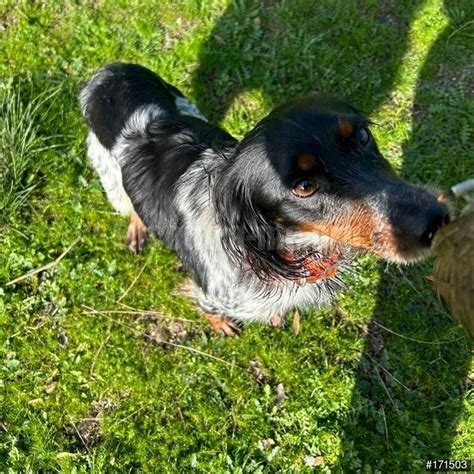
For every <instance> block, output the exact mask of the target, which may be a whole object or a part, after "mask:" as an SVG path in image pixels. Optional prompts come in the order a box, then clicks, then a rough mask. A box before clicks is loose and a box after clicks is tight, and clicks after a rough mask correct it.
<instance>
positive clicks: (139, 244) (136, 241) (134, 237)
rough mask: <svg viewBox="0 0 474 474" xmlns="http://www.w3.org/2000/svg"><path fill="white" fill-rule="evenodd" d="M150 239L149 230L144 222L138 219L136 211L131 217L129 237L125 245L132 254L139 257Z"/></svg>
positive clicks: (126, 238)
mask: <svg viewBox="0 0 474 474" xmlns="http://www.w3.org/2000/svg"><path fill="white" fill-rule="evenodd" d="M147 237H148V230H147V228H146V225H145V224H144V223H143V221H142V220H141V219H140V217H138V214H137V213H136V212H135V211H134V212H132V214H131V216H130V224H129V225H128V230H127V236H126V237H125V243H126V244H127V246H128V248H129V250H130V252H132V253H133V254H135V255H137V254H138V253H140V252H141V251H142V250H143V247H145V243H146V241H147Z"/></svg>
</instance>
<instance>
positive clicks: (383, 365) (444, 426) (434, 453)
mask: <svg viewBox="0 0 474 474" xmlns="http://www.w3.org/2000/svg"><path fill="white" fill-rule="evenodd" d="M469 11H471V12H472V13H474V12H473V9H472V7H469V5H468V3H467V2H449V5H448V2H446V6H445V13H446V15H447V18H448V20H449V24H448V25H447V27H446V28H445V29H444V30H443V32H442V33H441V34H440V36H439V37H438V38H437V40H436V42H435V43H434V45H433V46H432V48H431V50H430V52H429V54H428V56H427V59H426V61H425V63H424V65H423V67H422V69H421V72H420V76H419V77H418V79H417V87H416V95H415V101H414V107H413V114H412V133H411V136H410V137H409V139H408V140H407V141H406V143H404V145H403V158H404V161H403V167H402V170H401V174H402V176H403V177H404V178H406V179H409V180H415V181H418V182H422V181H424V182H430V183H434V184H436V185H438V186H439V187H440V188H441V189H445V190H446V189H449V187H450V186H452V185H453V184H455V183H456V182H459V181H461V180H463V179H466V178H467V177H469V176H470V174H469V173H471V174H472V170H473V169H474V157H473V156H472V155H471V157H470V158H469V156H468V155H467V153H466V150H467V149H468V146H469V142H468V138H467V135H466V137H464V133H463V130H464V129H465V128H467V129H472V124H473V121H472V113H473V107H474V103H473V101H472V98H471V100H469V94H471V97H472V90H473V83H472V72H473V71H472V64H473V56H474V54H473V52H472V48H466V41H465V38H464V44H463V41H462V40H463V38H462V35H461V36H458V37H456V31H458V33H460V32H461V30H460V29H459V28H461V27H462V26H463V25H466V24H469V21H468V20H470V23H471V24H472V17H471V18H470V19H469V18H467V19H466V17H465V16H463V14H462V12H469ZM471 33H472V31H471ZM458 40H460V41H458ZM417 267H418V268H410V269H402V270H391V271H390V272H389V273H386V274H384V275H383V276H382V279H381V281H380V285H379V289H378V300H377V305H376V307H375V309H374V314H373V319H372V321H371V322H370V324H369V327H368V328H367V334H368V337H367V343H366V348H365V351H364V354H363V356H362V357H361V359H360V364H359V367H358V372H357V382H356V386H355V389H354V392H353V397H352V401H351V407H352V412H351V414H350V418H351V422H350V425H351V426H354V427H357V429H352V430H351V432H350V433H346V436H345V440H344V457H343V459H341V466H342V467H347V466H351V467H353V466H354V465H364V464H366V463H367V460H369V459H371V460H374V461H373V466H374V465H376V466H377V467H378V468H379V469H383V468H385V470H390V469H393V468H394V467H395V466H398V468H404V469H407V470H415V469H416V468H418V469H419V470H424V461H426V460H427V459H433V458H438V459H440V458H441V459H449V458H452V457H453V456H452V455H450V453H451V450H452V444H453V438H454V437H455V435H456V429H457V425H458V422H459V416H460V413H461V409H462V400H463V397H464V394H465V391H466V388H467V387H466V379H467V373H468V370H469V362H470V348H469V343H468V342H467V340H466V338H465V337H464V334H463V332H462V331H461V330H459V329H457V328H455V327H454V326H455V325H454V323H453V322H452V320H451V319H450V317H449V316H448V315H447V314H446V313H445V312H444V311H443V310H442V308H441V306H440V304H438V302H437V301H436V299H435V298H433V294H432V291H431V285H430V284H428V283H427V282H426V280H425V281H423V280H424V275H428V274H429V273H430V271H431V268H430V265H429V264H425V265H422V266H417ZM381 271H383V268H381ZM409 281H412V282H414V286H413V288H412V289H410V288H408V287H407V285H408V284H409ZM415 290H416V291H415ZM379 324H382V325H384V326H388V327H390V328H391V329H393V330H395V331H396V332H398V333H401V334H403V335H406V336H411V337H414V338H417V337H418V338H419V339H420V340H423V341H427V342H428V343H422V342H415V341H410V340H408V339H406V338H405V339H403V338H400V336H396V335H393V334H389V333H387V332H386V331H385V330H384V329H381V327H380V325H379ZM440 339H441V340H444V341H448V340H451V341H454V342H450V343H446V342H444V343H440ZM354 456H356V457H357V458H358V459H353V457H354ZM354 461H355V462H354Z"/></svg>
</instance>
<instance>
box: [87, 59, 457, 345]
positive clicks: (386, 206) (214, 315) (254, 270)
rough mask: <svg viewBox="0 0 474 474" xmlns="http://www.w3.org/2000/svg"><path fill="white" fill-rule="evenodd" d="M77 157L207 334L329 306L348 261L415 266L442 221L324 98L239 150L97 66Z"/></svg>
mask: <svg viewBox="0 0 474 474" xmlns="http://www.w3.org/2000/svg"><path fill="white" fill-rule="evenodd" d="M80 105H81V110H82V113H83V115H84V118H85V121H86V123H87V126H88V128H89V135H88V139H87V147H88V155H89V157H90V160H91V162H92V165H93V166H94V168H95V169H96V170H97V172H98V174H99V176H100V180H101V183H102V185H103V188H104V190H105V192H106V194H107V197H108V199H109V201H110V202H111V204H112V206H113V207H114V208H115V210H116V211H118V212H119V213H120V214H123V215H129V216H131V220H130V225H129V228H128V232H127V238H126V241H127V244H128V246H129V248H130V249H131V251H132V252H134V253H137V252H139V251H140V250H141V249H142V248H143V245H144V243H145V241H146V238H147V235H148V234H151V235H153V236H155V237H157V238H159V239H161V241H162V242H164V244H165V245H167V246H168V247H170V248H171V249H173V250H174V252H175V253H176V255H177V256H178V257H179V258H180V259H181V261H182V263H183V266H184V268H185V269H186V270H187V271H188V272H189V273H190V275H191V278H192V282H193V283H192V286H191V287H190V288H188V290H189V293H190V294H191V295H192V296H193V298H195V300H196V301H197V303H198V307H199V308H200V311H201V312H202V313H203V315H204V316H205V317H206V318H207V319H208V320H209V322H210V323H211V325H212V327H213V329H214V330H215V331H216V332H217V333H219V334H225V335H229V336H233V335H235V334H236V333H237V332H238V331H239V330H240V326H241V323H243V322H250V321H260V322H264V323H275V321H277V322H280V323H281V322H283V321H284V318H285V315H286V314H287V313H288V312H289V311H290V310H293V309H304V308H307V307H314V306H315V307H319V306H321V305H325V304H327V303H328V302H329V301H330V300H331V299H332V298H333V296H334V294H335V292H336V290H337V289H338V288H339V287H341V286H342V285H343V280H342V279H341V275H343V274H344V272H347V271H350V267H351V261H352V260H353V256H354V254H356V253H357V252H358V251H361V250H362V251H368V252H371V253H373V254H376V255H378V256H379V257H381V258H383V259H385V260H387V261H389V262H395V263H409V262H415V261H417V260H420V259H421V258H423V257H424V256H425V255H426V254H427V252H428V251H429V248H430V245H431V242H432V240H433V237H434V235H435V233H436V232H437V230H438V229H439V228H440V227H441V226H442V225H443V224H444V223H446V222H448V221H449V217H448V211H447V209H446V207H445V206H444V205H443V204H442V203H440V202H438V199H437V195H436V192H434V191H432V190H430V189H428V188H425V187H422V186H418V185H414V184H409V183H407V182H405V181H403V180H402V179H400V178H399V177H397V176H396V174H395V172H394V171H393V170H392V168H391V167H390V165H389V164H388V162H387V161H386V160H385V159H384V158H383V157H382V155H381V153H380V152H379V150H378V148H377V144H376V143H375V140H374V138H373V136H372V134H371V132H370V130H369V125H371V123H370V121H369V120H368V119H367V118H366V117H364V115H363V114H362V113H361V112H360V111H359V110H358V109H357V108H356V107H354V106H353V105H351V104H349V103H346V102H344V101H343V100H339V99H336V98H331V97H327V96H322V95H313V96H309V97H306V98H302V99H297V100H294V101H292V102H289V103H288V104H286V105H283V106H281V107H279V108H277V109H276V110H274V111H273V112H271V113H270V114H269V115H268V116H267V117H265V118H263V119H262V120H261V121H260V122H259V123H258V124H257V125H256V126H255V127H254V128H253V130H251V131H250V132H249V133H248V134H247V135H246V136H245V137H244V139H243V140H242V141H240V142H239V141H237V140H236V139H235V138H233V137H232V136H231V135H229V134H228V133H227V132H225V131H224V130H222V129H221V128H219V127H217V126H214V125H212V124H210V123H208V122H207V121H206V118H205V117H204V116H203V115H202V113H201V112H200V111H199V110H198V109H197V107H196V106H195V105H194V104H193V103H191V102H190V101H189V100H187V99H186V98H185V97H184V96H183V94H182V93H181V92H180V91H179V90H178V89H177V88H175V87H174V86H172V85H170V84H168V83H166V82H165V81H164V80H163V79H162V78H161V77H159V76H158V75H157V74H155V73H153V72H152V71H150V70H148V69H146V68H145V67H142V66H140V65H136V64H124V63H113V64H110V65H108V66H105V67H104V68H102V69H101V70H99V71H98V72H97V74H96V75H95V76H94V77H93V78H92V79H91V80H90V81H89V82H88V83H87V85H86V86H85V87H84V88H83V89H82V91H81V93H80Z"/></svg>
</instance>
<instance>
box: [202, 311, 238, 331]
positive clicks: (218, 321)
mask: <svg viewBox="0 0 474 474" xmlns="http://www.w3.org/2000/svg"><path fill="white" fill-rule="evenodd" d="M202 314H203V316H204V317H205V318H206V319H207V320H208V321H209V323H210V324H211V327H212V329H213V331H214V332H215V333H216V334H217V335H219V336H229V337H235V336H237V334H239V332H240V331H241V329H240V327H239V326H238V325H237V323H235V322H234V321H232V320H231V319H229V318H227V317H225V316H222V315H220V314H212V313H206V312H204V311H203V312H202Z"/></svg>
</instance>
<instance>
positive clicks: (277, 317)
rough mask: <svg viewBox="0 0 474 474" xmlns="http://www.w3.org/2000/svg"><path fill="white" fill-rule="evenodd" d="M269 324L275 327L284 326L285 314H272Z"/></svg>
mask: <svg viewBox="0 0 474 474" xmlns="http://www.w3.org/2000/svg"><path fill="white" fill-rule="evenodd" d="M270 326H273V327H275V328H284V327H285V316H282V315H281V314H274V315H273V316H272V317H271V319H270Z"/></svg>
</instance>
